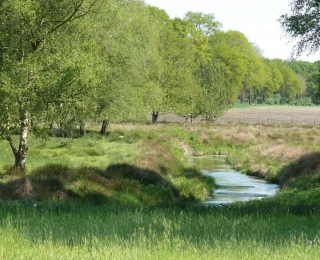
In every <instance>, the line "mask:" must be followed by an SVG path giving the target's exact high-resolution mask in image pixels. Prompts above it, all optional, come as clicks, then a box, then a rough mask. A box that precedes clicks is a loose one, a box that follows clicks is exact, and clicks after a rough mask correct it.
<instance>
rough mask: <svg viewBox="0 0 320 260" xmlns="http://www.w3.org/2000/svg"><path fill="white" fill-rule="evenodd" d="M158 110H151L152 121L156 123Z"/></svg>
mask: <svg viewBox="0 0 320 260" xmlns="http://www.w3.org/2000/svg"><path fill="white" fill-rule="evenodd" d="M158 117H159V111H157V112H155V111H152V123H156V122H157V121H158Z"/></svg>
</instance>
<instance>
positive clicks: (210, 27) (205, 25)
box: [183, 11, 221, 37]
mask: <svg viewBox="0 0 320 260" xmlns="http://www.w3.org/2000/svg"><path fill="white" fill-rule="evenodd" d="M183 19H184V20H186V21H189V22H191V23H192V24H193V25H194V26H195V28H196V30H197V31H198V32H199V33H201V34H202V35H204V36H207V37H209V36H210V35H213V34H214V33H215V32H217V31H219V29H220V28H221V23H219V22H218V21H216V18H215V16H214V14H212V13H211V14H204V13H201V12H191V11H189V12H187V13H186V14H185V15H184V17H183Z"/></svg>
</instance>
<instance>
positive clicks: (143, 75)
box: [0, 0, 316, 168]
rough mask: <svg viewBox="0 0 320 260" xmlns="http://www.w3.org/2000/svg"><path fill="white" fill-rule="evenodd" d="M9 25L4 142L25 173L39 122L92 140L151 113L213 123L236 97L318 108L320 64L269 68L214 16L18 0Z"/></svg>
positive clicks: (0, 75)
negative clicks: (319, 69) (91, 126)
mask: <svg viewBox="0 0 320 260" xmlns="http://www.w3.org/2000/svg"><path fill="white" fill-rule="evenodd" d="M0 21H1V22H0V106H1V109H0V136H1V137H2V138H3V139H6V140H8V141H9V143H10V146H11V149H12V151H13V153H14V155H15V159H16V163H15V165H16V166H17V167H21V168H24V163H25V157H26V154H27V151H28V146H27V142H26V140H27V133H28V129H29V127H30V125H31V123H32V126H33V127H36V126H41V127H56V128H59V129H60V130H61V132H60V133H62V134H63V133H66V134H68V129H72V128H74V127H78V129H80V133H81V134H85V124H86V122H88V120H96V121H99V122H101V123H102V127H101V133H102V134H106V131H107V126H108V124H109V122H123V121H135V122H136V121H145V120H146V118H147V117H148V116H150V113H152V121H153V122H156V121H157V118H158V116H159V114H160V113H175V114H178V115H184V116H186V115H187V116H188V117H191V118H194V117H196V116H198V115H204V116H205V118H206V119H207V120H208V121H214V120H216V118H218V117H219V116H221V115H223V114H224V113H225V112H226V111H227V109H228V108H230V107H231V106H232V105H233V104H234V102H235V101H236V100H237V98H239V99H240V100H241V101H242V102H249V103H252V102H256V101H257V102H271V101H270V100H271V98H273V99H274V100H275V99H276V96H274V95H275V94H277V95H279V97H280V98H281V100H282V101H281V102H283V101H284V100H286V102H287V101H288V100H289V101H290V100H291V99H292V98H302V97H309V98H312V99H313V101H315V100H316V99H315V86H316V85H315V82H316V81H315V80H314V79H313V77H314V71H315V70H314V68H313V69H310V71H309V70H307V71H308V72H305V69H304V68H305V67H306V66H310V67H312V66H313V64H309V63H305V65H301V68H300V65H297V64H300V63H299V62H296V63H294V62H293V63H290V62H289V63H288V62H286V61H282V60H268V59H265V58H264V57H263V55H262V53H261V51H260V50H259V48H258V47H257V46H255V45H254V44H253V43H250V42H249V40H248V39H247V38H246V37H245V35H244V34H243V33H241V32H238V31H228V32H224V31H222V30H221V24H220V23H219V22H218V21H216V19H215V17H214V15H213V14H203V13H194V12H188V13H187V14H186V15H185V16H184V18H183V19H179V18H175V19H170V17H169V16H168V15H167V13H166V12H165V11H163V10H161V9H159V8H157V7H154V6H149V5H146V4H145V3H144V2H143V1H135V0H104V1H102V0H64V1H55V0H39V1H32V0H28V1H24V2H23V3H22V2H21V1H20V0H12V1H11V0H10V1H1V2H0ZM298 67H299V68H300V70H301V71H298V69H297V68H298ZM302 67H303V69H302ZM294 71H295V72H294ZM297 73H298V74H299V75H300V76H298V74H297ZM277 97H278V96H277ZM64 130H66V132H64ZM17 132H19V133H20V141H19V147H17V146H16V145H15V142H14V138H13V137H12V136H13V135H14V134H15V133H17Z"/></svg>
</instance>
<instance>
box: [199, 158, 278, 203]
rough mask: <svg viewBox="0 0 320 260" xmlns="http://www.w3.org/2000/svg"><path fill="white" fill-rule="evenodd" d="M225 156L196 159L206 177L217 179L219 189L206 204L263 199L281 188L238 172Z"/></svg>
mask: <svg viewBox="0 0 320 260" xmlns="http://www.w3.org/2000/svg"><path fill="white" fill-rule="evenodd" d="M226 158H227V157H226V156H225V155H217V156H202V157H194V158H193V164H195V165H197V166H198V167H199V168H200V169H201V170H202V171H203V173H204V174H205V175H208V176H212V177H214V178H215V180H216V182H217V184H218V187H217V189H216V190H215V191H214V193H213V196H212V198H210V200H209V201H207V202H205V204H207V205H210V204H226V203H232V202H236V201H248V200H253V199H261V198H264V197H267V196H273V195H275V194H276V193H277V192H278V191H279V190H280V187H279V185H278V184H271V183H269V182H267V181H265V180H262V179H259V178H256V177H253V176H248V175H245V174H242V173H241V172H238V171H236V170H234V169H232V167H231V166H230V165H229V164H228V163H227V162H226Z"/></svg>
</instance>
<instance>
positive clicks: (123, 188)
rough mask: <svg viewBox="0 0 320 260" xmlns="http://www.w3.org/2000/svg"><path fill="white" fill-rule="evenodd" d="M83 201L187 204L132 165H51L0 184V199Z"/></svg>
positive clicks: (175, 191) (161, 180) (163, 181)
mask: <svg viewBox="0 0 320 260" xmlns="http://www.w3.org/2000/svg"><path fill="white" fill-rule="evenodd" d="M69 198H70V199H81V200H82V201H84V202H91V203H92V204H103V203H109V204H125V205H130V204H132V205H139V206H142V205H149V206H152V205H156V204H159V203H160V204H162V203H164V204H174V203H175V202H177V201H179V200H185V198H182V197H181V196H180V192H179V190H178V189H177V188H176V187H175V186H174V185H173V184H172V183H171V182H170V181H168V180H166V179H164V178H163V177H162V176H161V175H160V174H158V173H156V172H154V171H152V170H149V169H143V168H139V167H136V166H133V165H130V164H125V163H123V164H114V165H110V166H109V167H107V168H106V169H100V168H97V167H81V168H69V167H67V166H64V165H60V164H49V165H46V166H43V167H41V168H38V169H36V170H35V171H34V172H32V173H31V174H30V175H29V176H23V175H19V174H16V173H15V174H10V171H8V173H7V175H5V177H3V181H2V182H1V183H0V199H4V200H21V199H29V200H35V201H60V200H65V199H69Z"/></svg>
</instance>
